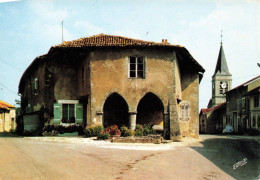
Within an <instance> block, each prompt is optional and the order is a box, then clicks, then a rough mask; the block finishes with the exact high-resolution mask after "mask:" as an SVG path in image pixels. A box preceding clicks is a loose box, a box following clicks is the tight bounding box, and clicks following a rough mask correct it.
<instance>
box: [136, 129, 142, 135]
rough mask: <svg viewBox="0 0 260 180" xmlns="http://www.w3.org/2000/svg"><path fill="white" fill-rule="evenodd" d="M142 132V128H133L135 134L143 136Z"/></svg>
mask: <svg viewBox="0 0 260 180" xmlns="http://www.w3.org/2000/svg"><path fill="white" fill-rule="evenodd" d="M143 135H144V133H143V130H142V129H136V130H135V136H143Z"/></svg>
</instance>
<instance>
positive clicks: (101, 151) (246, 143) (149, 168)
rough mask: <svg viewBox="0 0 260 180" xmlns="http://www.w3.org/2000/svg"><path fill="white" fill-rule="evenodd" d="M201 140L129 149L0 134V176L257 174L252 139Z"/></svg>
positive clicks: (237, 176)
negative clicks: (177, 144)
mask: <svg viewBox="0 0 260 180" xmlns="http://www.w3.org/2000/svg"><path fill="white" fill-rule="evenodd" d="M202 139H203V141H202V142H197V143H194V144H190V145H184V146H176V145H175V144H174V143H171V145H170V146H171V148H169V149H164V148H162V150H158V149H160V148H157V147H163V146H164V145H150V147H151V146H152V147H154V149H157V150H134V149H127V148H126V149H121V148H118V147H116V146H113V145H107V146H102V145H100V144H98V143H95V144H93V143H89V144H88V143H85V144H75V143H60V142H44V141H36V140H31V139H27V138H19V137H0V179H1V180H8V179H73V180H77V179H105V180H106V179H131V180H132V179H149V180H151V179H156V180H157V179H160V180H164V179H167V180H168V179H205V180H207V179H260V176H259V175H260V163H259V162H260V152H259V150H260V145H259V144H258V143H257V142H256V141H253V140H250V139H245V138H234V137H230V136H229V137H227V136H210V135H204V136H202ZM168 146H169V145H168ZM144 147H145V146H144ZM245 158H246V159H245ZM239 162H240V163H239ZM236 163H237V165H236V166H234V165H235V164H236Z"/></svg>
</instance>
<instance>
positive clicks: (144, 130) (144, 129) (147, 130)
mask: <svg viewBox="0 0 260 180" xmlns="http://www.w3.org/2000/svg"><path fill="white" fill-rule="evenodd" d="M149 134H156V131H155V130H154V129H153V125H150V124H148V125H144V126H142V125H140V124H137V125H136V130H135V136H148V135H149Z"/></svg>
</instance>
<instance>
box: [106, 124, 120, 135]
mask: <svg viewBox="0 0 260 180" xmlns="http://www.w3.org/2000/svg"><path fill="white" fill-rule="evenodd" d="M105 132H107V133H109V134H110V135H121V131H120V129H118V126H117V125H111V126H108V127H107V128H106V129H105Z"/></svg>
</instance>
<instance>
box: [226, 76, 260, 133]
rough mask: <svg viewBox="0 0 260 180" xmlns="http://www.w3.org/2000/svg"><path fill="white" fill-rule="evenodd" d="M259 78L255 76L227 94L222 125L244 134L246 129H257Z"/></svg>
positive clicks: (259, 111) (258, 118) (259, 118)
mask: <svg viewBox="0 0 260 180" xmlns="http://www.w3.org/2000/svg"><path fill="white" fill-rule="evenodd" d="M259 87H260V76H257V77H255V78H253V79H251V80H249V81H247V82H245V83H243V84H241V85H239V86H237V87H235V88H233V89H231V90H230V91H228V92H227V93H226V94H227V108H226V118H225V120H224V121H223V124H224V125H226V124H230V125H232V126H233V128H234V131H235V132H238V133H246V132H247V130H248V129H251V128H256V129H259V125H260V124H259V123H260V122H259V120H260V106H259V92H258V89H259Z"/></svg>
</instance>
